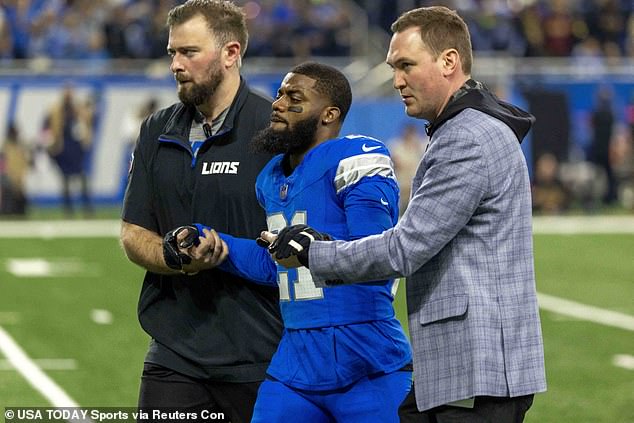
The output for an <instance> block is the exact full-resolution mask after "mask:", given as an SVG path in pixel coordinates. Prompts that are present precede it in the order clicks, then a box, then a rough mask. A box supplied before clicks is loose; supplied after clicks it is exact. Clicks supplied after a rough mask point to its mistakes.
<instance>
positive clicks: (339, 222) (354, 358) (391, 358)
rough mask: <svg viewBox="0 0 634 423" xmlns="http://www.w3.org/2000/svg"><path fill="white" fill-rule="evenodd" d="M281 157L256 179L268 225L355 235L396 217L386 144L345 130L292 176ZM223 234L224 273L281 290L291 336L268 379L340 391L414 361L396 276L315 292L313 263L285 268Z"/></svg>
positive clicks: (389, 224) (365, 233)
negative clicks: (397, 301)
mask: <svg viewBox="0 0 634 423" xmlns="http://www.w3.org/2000/svg"><path fill="white" fill-rule="evenodd" d="M283 158H284V156H283V155H279V156H276V157H274V158H273V159H272V160H271V161H270V162H269V163H268V164H267V165H266V166H265V167H264V169H263V170H262V172H261V173H260V175H259V176H258V178H257V181H256V194H257V198H258V200H259V202H260V204H261V205H262V207H263V208H264V209H265V211H266V214H267V224H268V229H269V231H276V230H280V229H282V228H283V227H285V226H287V225H295V224H300V223H304V224H307V225H309V226H311V227H313V228H315V229H316V230H318V231H320V232H324V233H328V234H329V235H330V236H331V237H333V238H335V239H343V240H352V239H357V238H361V237H365V236H368V235H372V234H377V233H381V232H383V231H384V230H386V229H388V228H390V227H392V226H394V224H395V223H396V221H397V219H398V185H397V182H396V180H395V175H394V170H393V165H392V160H391V158H390V156H389V152H388V150H387V148H386V147H385V145H384V144H383V143H381V142H380V141H378V140H376V139H373V138H368V137H363V136H347V137H343V138H338V139H333V140H329V141H326V142H323V143H322V144H319V145H318V146H316V147H315V148H313V149H312V150H310V151H309V152H308V153H307V154H306V156H305V157H304V159H303V160H302V162H301V163H300V164H299V165H298V166H297V167H296V168H295V169H294V170H293V172H292V173H291V174H290V175H288V176H286V175H285V174H284V170H283V164H282V161H283ZM221 236H222V237H223V239H225V241H226V242H227V243H228V245H229V250H230V254H229V259H228V260H227V261H226V262H225V264H223V266H222V268H223V269H225V270H229V271H231V272H233V273H238V274H239V275H241V276H243V277H245V278H247V279H251V280H255V281H257V282H259V283H264V284H274V283H275V284H278V286H279V290H280V308H281V311H282V318H283V321H284V326H285V332H284V334H283V336H282V341H281V342H280V346H279V347H278V351H277V352H276V354H275V355H274V357H273V360H272V362H271V366H270V367H269V370H268V373H269V375H271V376H273V377H274V378H276V379H278V380H281V381H282V382H284V383H286V384H288V385H290V386H293V387H296V388H300V389H310V390H316V389H317V390H325V389H336V388H340V387H343V386H346V385H347V384H350V383H352V382H354V381H355V380H357V379H358V378H360V377H362V376H365V375H367V374H371V373H377V372H386V373H387V372H391V371H395V370H398V369H399V368H401V367H402V366H404V365H405V364H407V363H408V362H409V361H410V360H411V353H410V348H409V343H408V342H407V339H406V337H405V334H404V333H403V330H402V328H401V326H400V324H399V322H398V321H397V319H396V317H395V315H394V308H393V306H392V301H393V298H394V294H395V290H396V283H395V281H393V280H381V281H375V282H370V283H365V284H356V285H343V286H338V287H332V288H317V287H315V285H314V283H313V281H312V278H311V274H310V271H309V270H308V269H306V268H303V267H300V268H298V269H287V268H285V267H283V266H280V265H277V264H275V262H274V261H273V260H272V259H271V258H270V256H269V255H268V253H267V252H266V250H265V249H262V248H260V247H257V246H256V245H255V243H254V242H253V241H252V240H240V239H237V238H232V237H230V236H227V235H224V234H222V235H221ZM386 254H387V252H386ZM335 358H336V360H335Z"/></svg>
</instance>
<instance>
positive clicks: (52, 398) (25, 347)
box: [0, 221, 634, 423]
mask: <svg viewBox="0 0 634 423" xmlns="http://www.w3.org/2000/svg"><path fill="white" fill-rule="evenodd" d="M630 223H631V222H630ZM24 227H25V224H24V223H23V222H0V411H2V409H3V408H4V407H35V406H40V407H49V406H51V405H53V404H60V403H64V404H69V402H68V401H70V403H71V404H77V405H79V406H83V407H116V408H123V407H133V406H134V405H135V402H136V397H137V390H138V381H139V375H140V372H141V367H142V362H143V357H144V353H145V350H146V346H147V343H148V337H147V336H146V335H145V334H144V333H143V331H142V330H141V329H140V327H139V325H138V322H137V319H136V302H137V298H138V293H139V289H140V285H141V278H142V275H143V272H142V270H141V269H140V268H137V267H136V266H134V265H133V264H131V263H129V262H128V261H127V260H126V258H125V257H124V255H123V252H122V250H121V248H120V247H119V244H118V239H117V238H116V233H117V225H116V222H112V221H110V222H107V221H91V222H80V223H78V222H75V223H71V225H69V226H66V224H65V223H64V222H62V221H52V222H50V223H49V224H48V225H40V226H36V229H33V226H31V225H30V224H27V225H26V230H27V231H28V232H29V233H28V236H27V237H24V235H23V234H24ZM545 232H548V231H545ZM578 232H584V227H583V225H581V227H577V229H576V230H572V231H571V233H569V234H568V233H567V234H548V233H543V231H542V232H540V233H536V235H535V267H536V274H537V287H538V291H539V293H540V304H541V306H542V310H541V316H542V325H543V332H544V343H545V353H546V366H547V376H548V392H546V393H544V394H539V395H538V396H536V398H535V402H534V405H533V407H532V408H531V410H530V411H529V414H528V416H527V419H526V421H527V422H532V423H546V422H553V423H566V422H570V423H581V422H593V423H597V422H605V423H632V422H634V333H633V332H632V331H634V231H632V230H631V228H630V229H629V230H624V231H623V232H626V233H619V232H620V231H619V229H618V227H617V229H616V230H614V229H613V230H611V232H616V233H609V234H587V233H586V234H584V233H578ZM404 296H405V290H404V284H401V288H400V290H399V295H398V298H397V302H396V308H397V312H398V315H399V317H400V318H401V320H402V321H404V317H405V314H406V311H405V302H404Z"/></svg>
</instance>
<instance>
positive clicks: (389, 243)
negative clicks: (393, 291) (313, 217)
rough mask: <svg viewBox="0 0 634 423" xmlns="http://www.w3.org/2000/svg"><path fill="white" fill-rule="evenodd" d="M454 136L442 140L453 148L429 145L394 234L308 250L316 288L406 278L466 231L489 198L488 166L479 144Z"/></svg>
mask: <svg viewBox="0 0 634 423" xmlns="http://www.w3.org/2000/svg"><path fill="white" fill-rule="evenodd" d="M453 135H454V136H448V138H451V139H450V140H445V143H446V144H450V145H451V148H447V147H445V148H440V149H439V150H438V151H435V148H434V147H435V146H434V145H432V147H430V149H429V150H428V152H427V153H426V154H427V158H426V159H425V160H426V162H427V164H426V171H425V177H424V179H423V181H422V184H421V185H420V186H419V187H418V189H417V190H416V192H415V193H414V195H413V197H412V199H411V201H410V203H409V205H408V207H407V210H406V211H405V213H404V215H403V217H402V218H401V220H400V222H399V223H398V224H397V225H396V226H395V227H394V228H391V229H389V230H387V231H385V232H383V233H382V234H379V235H372V236H369V237H365V238H363V239H358V240H355V241H351V242H342V241H334V242H323V241H316V242H314V243H313V244H311V248H310V252H309V254H310V263H311V266H310V271H311V275H312V277H313V280H314V282H315V283H316V285H317V286H326V285H325V281H327V280H342V281H344V283H355V282H362V281H369V280H377V279H390V278H394V277H399V276H409V275H411V274H412V273H414V272H415V271H416V270H418V269H419V268H420V267H421V266H422V265H423V264H425V263H426V262H427V261H428V260H429V259H431V258H432V257H433V256H435V255H436V254H437V253H438V252H439V251H440V250H441V249H442V248H443V247H444V246H445V245H446V244H447V243H448V242H449V241H451V239H453V238H454V237H455V236H456V234H457V233H458V232H459V231H460V230H461V229H462V228H464V227H465V225H466V224H467V222H468V221H469V219H471V217H472V216H473V214H474V212H475V210H476V209H477V207H478V204H479V203H480V201H481V199H482V198H483V196H484V194H485V192H487V186H488V181H489V176H488V166H487V161H486V157H485V156H484V154H483V152H482V146H481V145H480V144H479V143H478V142H477V140H475V139H473V138H471V139H469V138H468V137H465V135H464V134H460V135H461V136H458V134H453ZM453 140H455V142H451V141H453Z"/></svg>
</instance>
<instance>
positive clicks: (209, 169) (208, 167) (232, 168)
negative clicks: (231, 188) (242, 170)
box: [201, 162, 240, 175]
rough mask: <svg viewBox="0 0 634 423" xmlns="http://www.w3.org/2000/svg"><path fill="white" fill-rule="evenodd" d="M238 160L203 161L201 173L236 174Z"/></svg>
mask: <svg viewBox="0 0 634 423" xmlns="http://www.w3.org/2000/svg"><path fill="white" fill-rule="evenodd" d="M238 166H240V162H203V169H202V172H201V174H202V175H216V174H219V173H222V174H228V175H237V174H238Z"/></svg>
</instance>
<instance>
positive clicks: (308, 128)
mask: <svg viewBox="0 0 634 423" xmlns="http://www.w3.org/2000/svg"><path fill="white" fill-rule="evenodd" d="M318 123H319V115H317V116H312V117H308V118H306V119H304V120H301V121H298V122H296V123H295V126H294V127H293V129H290V128H288V126H287V127H286V128H285V129H283V130H274V129H273V128H271V127H270V126H269V127H268V128H264V129H262V130H261V131H258V132H257V133H256V134H255V135H254V136H253V139H252V140H251V149H252V150H253V151H255V152H257V153H272V154H280V153H285V154H286V153H303V152H305V151H306V150H308V148H309V147H310V146H311V145H312V143H313V141H314V140H315V133H317V124H318Z"/></svg>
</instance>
